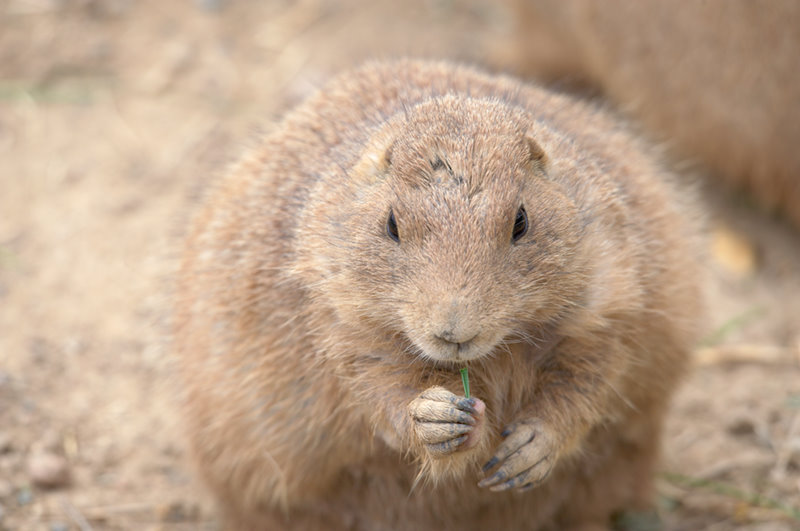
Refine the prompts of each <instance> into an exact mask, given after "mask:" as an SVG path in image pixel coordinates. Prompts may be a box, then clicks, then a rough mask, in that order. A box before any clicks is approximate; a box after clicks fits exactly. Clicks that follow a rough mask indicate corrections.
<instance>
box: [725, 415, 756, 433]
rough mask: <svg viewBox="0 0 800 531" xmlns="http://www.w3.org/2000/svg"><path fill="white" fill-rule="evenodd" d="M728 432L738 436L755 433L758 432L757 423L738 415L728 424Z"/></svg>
mask: <svg viewBox="0 0 800 531" xmlns="http://www.w3.org/2000/svg"><path fill="white" fill-rule="evenodd" d="M727 430H728V433H730V434H731V435H736V436H743V435H753V434H754V433H755V432H756V427H755V424H753V421H752V420H751V419H749V418H745V417H737V418H735V419H733V420H732V421H731V422H729V423H728V425H727Z"/></svg>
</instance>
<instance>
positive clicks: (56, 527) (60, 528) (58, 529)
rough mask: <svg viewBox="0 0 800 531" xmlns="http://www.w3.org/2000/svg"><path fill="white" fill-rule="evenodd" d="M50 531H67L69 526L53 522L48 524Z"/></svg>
mask: <svg viewBox="0 0 800 531" xmlns="http://www.w3.org/2000/svg"><path fill="white" fill-rule="evenodd" d="M50 531H69V526H68V525H67V524H65V523H64V522H53V523H52V524H50Z"/></svg>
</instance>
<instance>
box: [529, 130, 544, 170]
mask: <svg viewBox="0 0 800 531" xmlns="http://www.w3.org/2000/svg"><path fill="white" fill-rule="evenodd" d="M525 147H527V148H528V157H529V159H528V160H529V161H530V163H531V164H532V165H534V166H538V167H540V168H544V167H545V166H546V165H547V153H545V152H544V149H542V146H540V145H539V143H538V142H536V140H534V139H533V136H532V135H531V133H530V132H529V133H526V134H525Z"/></svg>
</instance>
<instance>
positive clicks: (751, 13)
mask: <svg viewBox="0 0 800 531" xmlns="http://www.w3.org/2000/svg"><path fill="white" fill-rule="evenodd" d="M514 5H515V6H516V12H517V15H518V16H517V17H516V20H517V24H518V30H517V34H518V36H519V39H518V42H517V46H516V49H515V50H514V55H515V58H514V59H513V61H512V62H513V63H514V64H515V65H518V66H519V67H520V68H521V70H522V71H524V72H525V73H526V74H532V75H534V76H536V77H538V78H540V79H549V80H564V79H567V80H570V79H571V80H572V81H577V82H578V83H581V84H588V85H590V86H594V87H598V88H600V89H601V90H602V91H603V92H604V94H605V95H606V96H607V97H608V98H609V99H611V100H612V101H614V102H615V103H616V104H617V105H618V106H620V107H621V108H622V109H624V110H625V112H626V113H628V114H629V115H630V116H632V117H634V118H635V119H637V120H639V121H641V122H642V123H643V124H644V125H645V127H646V128H647V130H648V131H649V132H650V134H651V135H653V136H654V137H655V138H658V139H659V140H663V141H665V142H666V144H667V145H669V146H670V147H671V148H672V151H673V154H674V155H676V156H677V157H679V158H685V159H691V160H695V161H699V162H700V163H702V164H703V165H705V167H706V168H708V169H710V170H711V173H712V174H713V176H714V178H720V179H723V180H725V181H726V182H727V183H728V184H730V185H733V187H734V188H742V189H745V190H746V191H747V192H748V193H749V194H752V196H753V197H754V198H755V199H756V200H757V201H758V202H759V203H760V204H761V206H762V207H766V208H768V209H770V210H778V211H780V212H781V213H782V214H783V215H785V216H787V217H789V218H790V219H791V221H792V222H793V223H794V224H795V226H796V227H798V228H800V150H798V149H797V146H798V145H800V68H799V67H798V57H800V30H798V28H800V2H797V1H795V0H774V1H769V2H752V1H749V0H707V1H703V2H697V1H693V0H678V1H673V2H667V1H662V0H641V1H635V2H630V1H627V0H610V1H606V2H595V1H592V0H514Z"/></svg>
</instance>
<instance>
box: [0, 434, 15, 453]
mask: <svg viewBox="0 0 800 531" xmlns="http://www.w3.org/2000/svg"><path fill="white" fill-rule="evenodd" d="M13 449H14V445H12V444H11V436H10V435H9V434H8V433H6V432H4V431H0V454H7V453H10V452H11V451H12V450H13Z"/></svg>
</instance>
